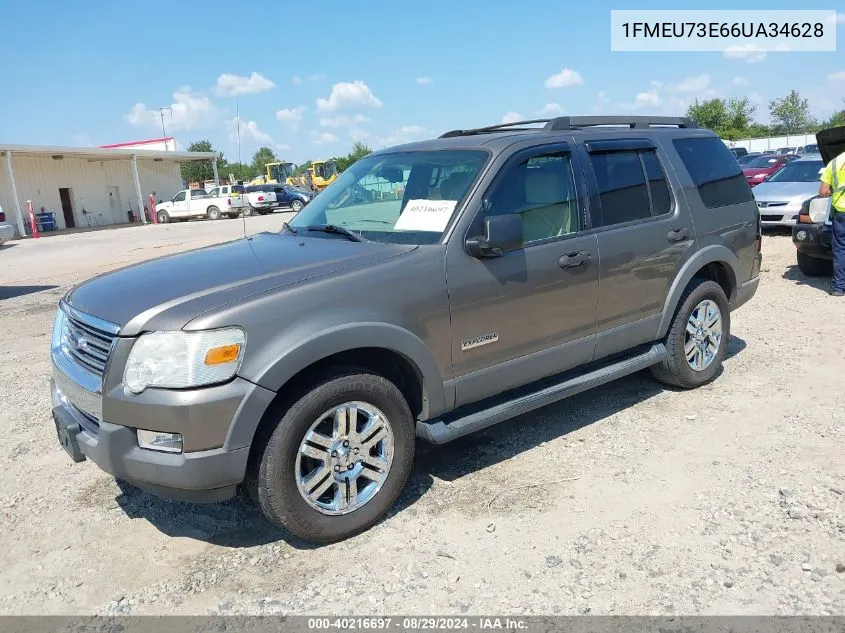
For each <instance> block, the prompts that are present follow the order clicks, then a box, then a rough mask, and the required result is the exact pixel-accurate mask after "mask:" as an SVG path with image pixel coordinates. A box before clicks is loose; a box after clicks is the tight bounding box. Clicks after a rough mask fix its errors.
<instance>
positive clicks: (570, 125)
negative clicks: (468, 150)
mask: <svg viewBox="0 0 845 633" xmlns="http://www.w3.org/2000/svg"><path fill="white" fill-rule="evenodd" d="M530 123H545V125H544V126H543V127H542V128H519V127H516V126H519V125H528V124H530ZM601 125H613V126H624V127H629V128H632V129H634V128H638V129H641V128H649V127H652V126H675V127H679V128H697V127H698V125H696V124H695V122H694V121H693V120H692V119H689V118H687V117H676V116H559V117H555V118H553V119H529V120H526V121H513V122H511V123H500V124H498V125H488V126H486V127H479V128H474V129H469V130H450V131H449V132H446V133H445V134H441V135H440V138H451V137H453V136H471V135H473V134H485V133H488V132H497V131H499V130H511V131H514V132H516V131H525V130H537V129H543V130H548V131H560V130H572V129H577V128H581V127H596V126H601Z"/></svg>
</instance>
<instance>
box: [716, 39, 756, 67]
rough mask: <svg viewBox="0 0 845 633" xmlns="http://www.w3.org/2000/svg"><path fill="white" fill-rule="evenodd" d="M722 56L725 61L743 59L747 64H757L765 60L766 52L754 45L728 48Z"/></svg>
mask: <svg viewBox="0 0 845 633" xmlns="http://www.w3.org/2000/svg"><path fill="white" fill-rule="evenodd" d="M723 55H724V56H725V57H726V58H727V59H743V60H745V61H746V62H747V63H749V64H757V63H759V62H761V61H763V60H764V59H766V51H764V50H763V49H762V48H760V47H759V46H756V45H755V44H742V45H737V46H729V47H728V48H726V49H725V50H724V52H723Z"/></svg>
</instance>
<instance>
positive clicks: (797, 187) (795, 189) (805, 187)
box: [752, 182, 819, 202]
mask: <svg viewBox="0 0 845 633" xmlns="http://www.w3.org/2000/svg"><path fill="white" fill-rule="evenodd" d="M752 191H753V193H754V199H755V200H756V201H757V202H786V201H788V200H792V199H793V198H796V199H800V200H801V201H802V202H803V201H804V200H806V199H807V198H811V197H813V196H815V195H816V194H817V193H818V192H819V183H817V182H761V183H760V184H759V185H757V186H756V187H754V189H753V190H752Z"/></svg>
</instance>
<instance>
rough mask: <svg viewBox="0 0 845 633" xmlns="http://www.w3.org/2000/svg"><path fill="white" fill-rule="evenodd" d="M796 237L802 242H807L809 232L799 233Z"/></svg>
mask: <svg viewBox="0 0 845 633" xmlns="http://www.w3.org/2000/svg"><path fill="white" fill-rule="evenodd" d="M795 237H796V238H798V239H799V240H801V241H803V240H806V239H807V231H798V232H797V233H796V234H795Z"/></svg>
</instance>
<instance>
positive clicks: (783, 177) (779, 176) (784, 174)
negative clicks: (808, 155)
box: [766, 160, 824, 182]
mask: <svg viewBox="0 0 845 633" xmlns="http://www.w3.org/2000/svg"><path fill="white" fill-rule="evenodd" d="M822 167H824V165H823V164H822V161H820V160H799V161H795V162H793V163H789V164H788V165H785V166H784V167H783V168H782V169H781V170H780V171H778V172H776V173H775V174H774V175H773V176H772V177H771V178H769V179H768V180H767V181H766V182H818V180H819V170H820V169H821V168H822Z"/></svg>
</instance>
